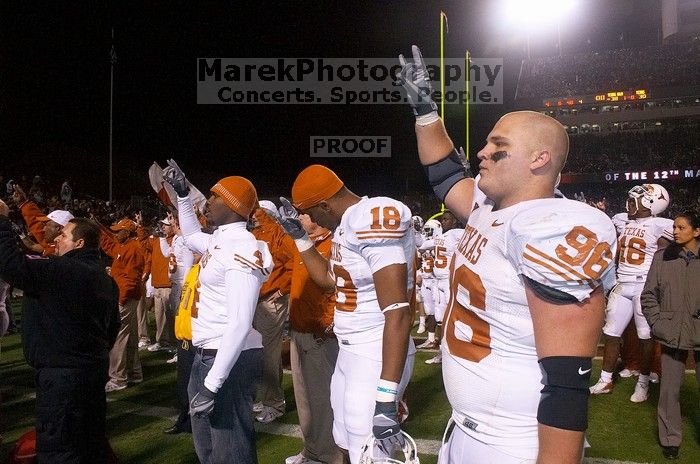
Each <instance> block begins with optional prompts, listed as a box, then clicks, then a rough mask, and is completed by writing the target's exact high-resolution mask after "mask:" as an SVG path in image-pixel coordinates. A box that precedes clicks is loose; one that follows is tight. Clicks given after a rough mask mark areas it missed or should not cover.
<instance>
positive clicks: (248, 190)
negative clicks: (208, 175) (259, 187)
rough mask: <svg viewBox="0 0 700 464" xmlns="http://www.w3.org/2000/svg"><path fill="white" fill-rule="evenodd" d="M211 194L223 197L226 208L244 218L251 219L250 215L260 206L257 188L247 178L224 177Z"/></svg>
mask: <svg viewBox="0 0 700 464" xmlns="http://www.w3.org/2000/svg"><path fill="white" fill-rule="evenodd" d="M211 192H212V193H215V194H217V195H218V196H219V197H221V199H222V200H224V203H226V206H228V207H229V208H231V209H232V210H234V211H235V212H236V213H238V214H240V215H241V216H243V217H244V218H248V217H250V213H252V212H253V210H254V209H255V208H256V207H257V206H258V193H257V192H256V191H255V186H253V183H252V182H251V181H249V180H248V179H246V178H245V177H240V176H230V177H224V178H223V179H221V180H219V181H218V182H217V183H216V184H215V185H214V186H213V187H212V188H211Z"/></svg>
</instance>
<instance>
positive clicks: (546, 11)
mask: <svg viewBox="0 0 700 464" xmlns="http://www.w3.org/2000/svg"><path fill="white" fill-rule="evenodd" d="M575 4H576V0H529V1H527V0H505V1H504V2H503V8H504V12H505V17H506V19H507V20H508V21H509V22H512V23H514V24H519V25H520V26H521V27H522V28H523V29H532V28H535V27H538V26H541V25H542V24H543V23H552V22H554V21H558V20H559V19H561V18H562V17H563V16H564V15H565V14H566V13H568V12H569V11H571V10H572V9H573V7H574V6H575Z"/></svg>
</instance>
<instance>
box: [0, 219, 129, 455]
mask: <svg viewBox="0 0 700 464" xmlns="http://www.w3.org/2000/svg"><path fill="white" fill-rule="evenodd" d="M55 243H56V254H57V256H52V257H49V258H31V257H28V256H25V255H24V254H23V253H22V251H21V248H20V247H19V242H18V237H17V235H16V234H15V233H14V232H13V231H12V227H11V224H10V222H9V220H8V219H7V217H6V216H4V215H0V278H2V279H3V280H5V281H7V282H8V283H10V284H11V285H13V286H14V287H15V288H20V289H22V290H23V291H24V301H23V330H22V343H23V345H24V355H25V358H26V360H27V363H28V364H29V365H31V366H32V367H34V368H35V369H36V390H37V392H36V393H37V394H36V432H37V443H36V447H37V462H38V463H52V464H53V463H71V464H73V463H76V464H77V463H80V464H82V463H86V464H87V463H103V462H105V459H106V457H105V452H104V451H105V422H106V398H105V391H104V385H105V382H106V381H107V369H108V367H109V350H110V348H111V346H112V345H113V344H114V340H115V338H116V335H117V331H118V330H119V306H118V305H119V290H118V288H117V285H116V283H115V282H114V280H112V278H111V277H109V276H108V275H107V274H106V272H105V269H104V266H103V265H102V264H101V262H100V254H99V229H98V227H97V225H96V224H95V223H93V222H92V221H90V220H88V219H83V218H75V219H72V220H71V221H70V222H69V223H68V224H67V225H66V226H65V227H64V228H63V231H62V232H61V234H60V235H59V236H58V237H57V238H56V240H55Z"/></svg>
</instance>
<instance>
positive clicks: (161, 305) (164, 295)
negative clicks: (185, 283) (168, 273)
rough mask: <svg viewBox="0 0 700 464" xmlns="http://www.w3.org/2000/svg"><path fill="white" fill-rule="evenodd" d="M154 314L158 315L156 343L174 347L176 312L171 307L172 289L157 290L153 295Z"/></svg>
mask: <svg viewBox="0 0 700 464" xmlns="http://www.w3.org/2000/svg"><path fill="white" fill-rule="evenodd" d="M153 312H155V314H156V343H158V344H160V345H161V346H172V345H174V339H175V325H174V312H173V309H172V307H171V306H170V287H165V288H156V289H155V293H154V294H153Z"/></svg>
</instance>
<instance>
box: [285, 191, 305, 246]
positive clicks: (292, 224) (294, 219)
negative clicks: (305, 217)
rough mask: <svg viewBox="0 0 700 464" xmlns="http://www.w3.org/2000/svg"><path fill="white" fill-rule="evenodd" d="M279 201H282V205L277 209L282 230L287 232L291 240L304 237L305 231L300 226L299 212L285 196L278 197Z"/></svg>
mask: <svg viewBox="0 0 700 464" xmlns="http://www.w3.org/2000/svg"><path fill="white" fill-rule="evenodd" d="M280 202H282V206H280V209H279V211H280V220H279V222H280V225H281V226H282V228H283V229H284V231H285V232H286V233H287V235H289V236H290V237H292V239H293V240H297V239H299V238H304V236H305V235H306V231H305V230H304V228H303V227H302V225H301V221H300V220H299V212H298V211H297V210H296V208H295V207H294V206H292V204H291V203H290V201H289V200H287V199H286V198H285V197H280Z"/></svg>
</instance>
